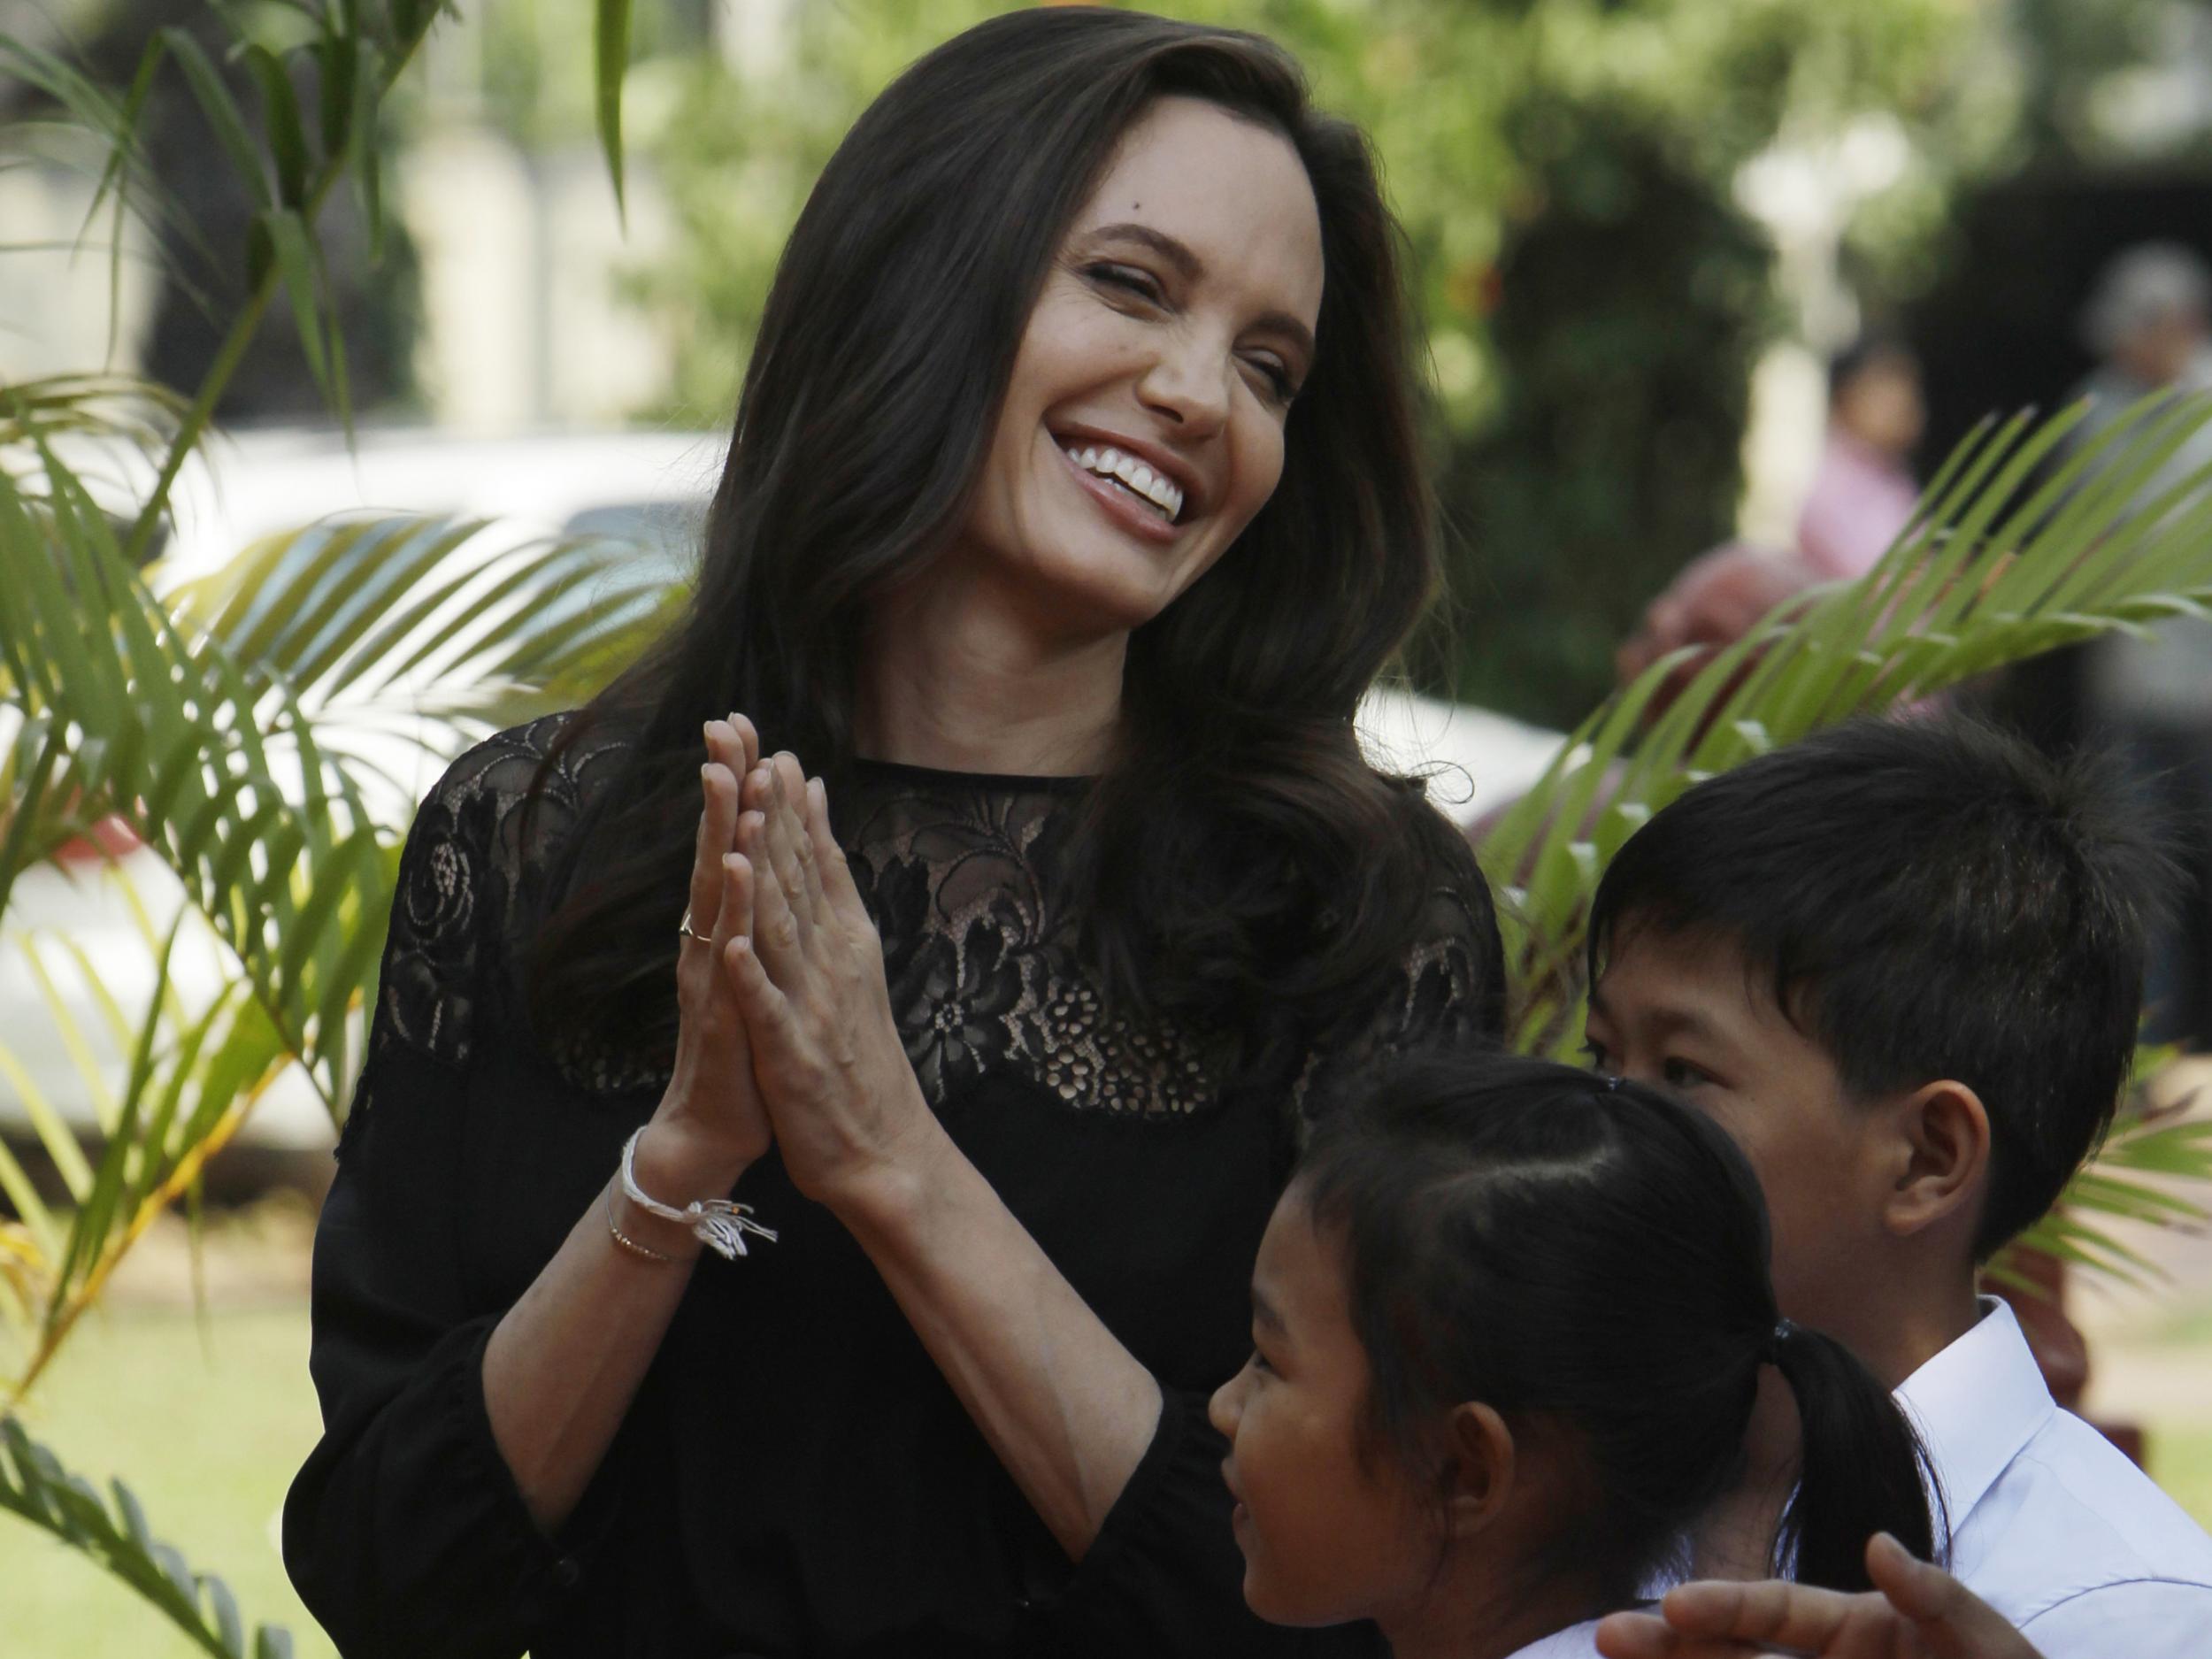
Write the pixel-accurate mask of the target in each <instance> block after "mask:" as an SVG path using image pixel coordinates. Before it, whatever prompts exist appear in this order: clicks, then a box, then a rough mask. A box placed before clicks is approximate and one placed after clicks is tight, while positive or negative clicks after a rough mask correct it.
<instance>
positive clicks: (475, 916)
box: [357, 715, 603, 1106]
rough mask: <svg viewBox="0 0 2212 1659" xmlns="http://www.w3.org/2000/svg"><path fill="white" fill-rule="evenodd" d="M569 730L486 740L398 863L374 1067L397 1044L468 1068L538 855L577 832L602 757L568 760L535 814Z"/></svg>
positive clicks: (446, 780) (462, 763)
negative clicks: (546, 768)
mask: <svg viewBox="0 0 2212 1659" xmlns="http://www.w3.org/2000/svg"><path fill="white" fill-rule="evenodd" d="M566 718H568V717H566V716H565V715H554V716H549V717H548V718H545V719H541V720H538V721H535V722H534V723H533V724H531V725H528V726H517V727H515V728H514V729H513V730H511V731H506V732H501V733H497V734H496V735H495V736H493V737H490V738H488V739H486V740H485V741H483V742H481V743H479V744H477V745H476V746H475V747H474V748H473V749H469V750H468V751H467V752H466V753H465V754H464V755H462V756H461V757H460V758H459V759H457V760H456V761H455V762H454V763H453V764H452V765H451V766H449V768H447V770H446V772H445V775H444V776H442V778H440V779H439V780H438V781H437V782H436V783H435V784H434V785H433V786H432V787H431V789H430V793H429V794H428V795H426V796H425V797H424V798H423V802H422V805H421V807H420V808H419V810H417V812H416V814H415V822H414V826H413V828H412V829H411V830H410V831H409V832H408V836H407V844H406V848H405V849H404V850H403V852H402V854H401V855H400V863H399V875H398V879H397V883H396V890H395V892H394V894H393V897H392V919H391V931H390V933H389V934H388V936H387V938H386V941H385V946H384V961H383V968H382V971H381V972H380V974H379V976H378V982H377V997H376V1012H375V1016H374V1018H373V1020H372V1021H371V1024H370V1031H369V1057H370V1059H371V1060H372V1061H374V1060H375V1059H376V1058H377V1057H378V1056H380V1055H381V1054H383V1053H385V1052H386V1051H387V1050H388V1048H390V1046H391V1045H392V1044H394V1043H400V1044H404V1045H405V1046H406V1047H407V1048H412V1049H414V1050H416V1051H417V1052H418V1053H420V1054H423V1055H426V1056H429V1057H430V1058H431V1059H434V1060H437V1061H440V1062H442V1063H443V1064H448V1065H453V1066H465V1065H466V1064H468V1060H469V1056H470V1050H471V1048H472V1044H473V1043H474V1041H475V1040H476V1036H477V1033H478V1029H479V1026H480V1023H481V1019H482V1018H483V1014H482V1010H483V1005H484V1003H485V1002H486V1000H487V998H488V996H489V995H490V994H491V992H492V990H493V987H494V986H495V980H496V976H497V974H498V973H499V972H501V971H502V970H503V965H504V964H505V962H506V958H507V949H506V941H509V940H510V939H511V938H512V937H513V936H514V934H515V932H516V927H517V917H518V907H519V905H520V903H521V901H522V898H523V895H524V893H525V890H526V887H528V885H529V882H530V880H531V879H532V874H533V872H534V871H535V870H536V869H537V868H538V866H539V865H540V864H541V863H542V860H541V858H540V857H538V856H537V850H536V849H542V848H544V847H546V846H548V845H549V844H550V841H551V838H552V837H554V836H556V835H557V834H558V833H560V831H561V830H562V829H563V828H565V826H566V825H567V824H569V823H570V822H572V819H573V818H574V816H575V813H576V811H577V810H578V808H579V806H580V802H581V799H582V794H583V787H584V779H583V773H584V771H585V769H587V768H588V767H589V766H590V765H591V764H592V763H593V761H594V760H595V758H596V757H597V756H598V755H599V754H600V753H603V750H597V749H595V750H591V751H588V752H586V753H583V754H580V755H576V756H573V757H564V759H563V762H562V763H561V764H558V765H557V767H556V768H555V770H554V772H552V774H551V775H550V776H549V778H548V779H547V782H546V787H545V788H544V789H543V790H542V791H541V794H540V795H539V798H538V802H537V810H535V811H534V812H528V813H526V811H525V810H524V808H525V806H526V804H527V803H529V799H530V791H531V787H532V785H533V783H534V780H536V779H537V776H538V773H539V770H540V768H541V766H542V764H544V761H545V758H546V756H547V755H548V754H549V752H550V750H551V748H552V745H553V743H554V741H555V740H556V739H557V736H558V735H559V732H560V727H561V725H562V723H563V722H564V721H565V719H566ZM525 827H527V829H528V834H527V836H526V835H525V833H524V830H525ZM362 1103H364V1102H357V1106H358V1105H360V1104H362Z"/></svg>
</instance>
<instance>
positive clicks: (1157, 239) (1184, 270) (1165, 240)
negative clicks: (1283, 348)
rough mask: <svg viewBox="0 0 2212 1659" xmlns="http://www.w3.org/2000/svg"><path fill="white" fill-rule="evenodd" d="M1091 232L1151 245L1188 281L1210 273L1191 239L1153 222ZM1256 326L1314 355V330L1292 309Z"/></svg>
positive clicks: (1268, 314)
mask: <svg viewBox="0 0 2212 1659" xmlns="http://www.w3.org/2000/svg"><path fill="white" fill-rule="evenodd" d="M1091 234H1092V235H1093V236H1094V237H1096V238H1098V239H1099V240H1100V241H1102V242H1106V241H1112V240H1116V239H1118V240H1120V241H1124V242H1137V243H1140V244H1141V245H1142V246H1144V247H1147V248H1149V249H1150V250H1152V251H1153V252H1154V253H1156V254H1157V255H1159V256H1160V257H1161V258H1163V259H1164V260H1166V261H1167V262H1168V264H1170V265H1172V266H1174V267H1175V273H1176V274H1177V275H1178V276H1179V277H1181V278H1182V279H1183V280H1184V281H1186V282H1198V281H1201V280H1203V279H1204V277H1205V274H1206V262H1205V261H1204V260H1203V259H1201V258H1200V257H1198V253H1197V250H1194V249H1193V248H1192V247H1191V246H1190V245H1189V244H1188V243H1187V242H1179V241H1178V240H1176V238H1174V237H1172V236H1171V235H1169V234H1167V233H1166V232H1165V231H1163V230H1155V229H1154V228H1153V227H1151V226H1149V225H1140V224H1137V223H1135V222H1134V221H1129V222H1126V223H1123V224H1118V225H1101V226H1100V227H1098V228H1097V229H1096V230H1094V231H1093V232H1092V233H1091ZM1252 320H1253V322H1254V324H1255V326H1258V327H1261V328H1266V329H1271V330H1272V331H1274V332H1275V333H1277V334H1282V335H1285V336H1286V337H1287V338H1288V340H1289V341H1290V342H1291V344H1292V345H1294V347H1296V348H1297V349H1298V350H1299V351H1300V353H1302V355H1303V356H1304V357H1307V358H1309V359H1310V358H1311V357H1312V356H1313V330H1312V329H1310V328H1309V327H1307V326H1305V324H1303V323H1302V322H1300V321H1299V320H1298V319H1296V318H1295V317H1293V316H1292V315H1291V314H1290V313H1289V312H1288V311H1268V312H1265V313H1263V315H1261V316H1259V317H1256V318H1254V319H1252Z"/></svg>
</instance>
